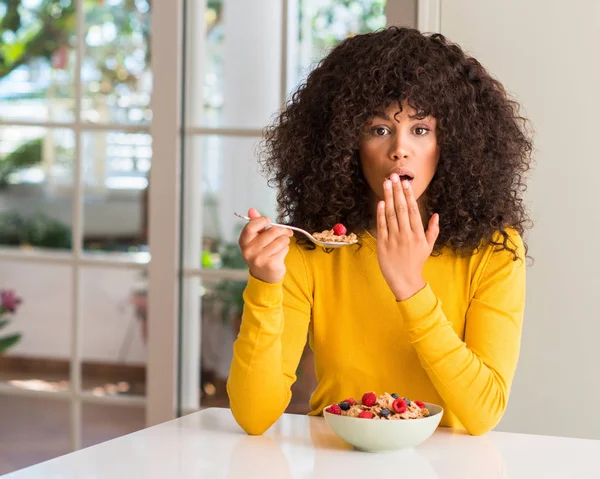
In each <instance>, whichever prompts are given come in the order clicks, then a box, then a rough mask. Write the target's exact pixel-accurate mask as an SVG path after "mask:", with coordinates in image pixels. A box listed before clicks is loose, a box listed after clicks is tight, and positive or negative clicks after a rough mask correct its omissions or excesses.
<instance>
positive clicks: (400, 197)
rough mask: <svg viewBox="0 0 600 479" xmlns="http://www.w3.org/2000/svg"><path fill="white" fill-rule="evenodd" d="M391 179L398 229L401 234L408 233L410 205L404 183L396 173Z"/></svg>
mask: <svg viewBox="0 0 600 479" xmlns="http://www.w3.org/2000/svg"><path fill="white" fill-rule="evenodd" d="M391 179H392V185H393V186H392V191H393V192H394V208H395V210H396V218H397V221H398V229H399V231H400V232H403V231H405V232H408V231H410V219H409V218H408V205H407V204H406V197H405V196H404V192H403V191H402V190H403V186H402V185H403V183H402V182H401V181H400V177H399V176H398V175H397V174H396V173H393V174H392V176H391Z"/></svg>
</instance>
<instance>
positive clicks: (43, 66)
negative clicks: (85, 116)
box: [0, 0, 76, 121]
mask: <svg viewBox="0 0 600 479" xmlns="http://www.w3.org/2000/svg"><path fill="white" fill-rule="evenodd" d="M74 35H75V1H74V0H33V1H25V0H22V1H14V0H13V1H9V0H2V1H0V118H1V119H3V120H10V119H12V120H27V121H72V120H73V107H74V100H73V98H74V86H73V65H74V62H75V49H74V46H75V44H76V42H75V38H74Z"/></svg>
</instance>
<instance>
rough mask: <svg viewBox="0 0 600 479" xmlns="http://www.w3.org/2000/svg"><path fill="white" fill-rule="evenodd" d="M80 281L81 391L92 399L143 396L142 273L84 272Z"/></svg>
mask: <svg viewBox="0 0 600 479" xmlns="http://www.w3.org/2000/svg"><path fill="white" fill-rule="evenodd" d="M80 281H81V283H80V291H81V296H82V311H83V326H82V328H83V345H82V360H83V365H82V374H83V388H84V389H85V390H87V391H91V392H92V393H93V394H95V395H97V396H118V395H136V396H140V395H141V396H143V395H144V394H145V387H146V338H147V336H146V327H147V323H146V290H147V288H146V273H145V271H138V270H129V269H117V268H98V267H84V268H82V269H81V277H80Z"/></svg>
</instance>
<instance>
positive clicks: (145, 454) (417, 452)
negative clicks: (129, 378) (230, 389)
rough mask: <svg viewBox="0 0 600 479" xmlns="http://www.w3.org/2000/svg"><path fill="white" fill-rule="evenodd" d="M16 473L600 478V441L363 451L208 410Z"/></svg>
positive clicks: (13, 478)
mask: <svg viewBox="0 0 600 479" xmlns="http://www.w3.org/2000/svg"><path fill="white" fill-rule="evenodd" d="M4 477H6V478H7V479H42V478H43V479H58V478H61V479H62V478H77V479H100V478H102V479H104V478H107V479H108V478H110V479H120V478H136V479H137V478H139V479H150V478H152V479H155V478H156V479H159V478H160V479H171V478H177V479H186V478H190V479H191V478H193V479H202V478H209V479H219V478H227V479H251V478H260V479H271V478H273V479H275V478H276V479H288V478H289V479H291V478H294V479H299V478H319V479H320V478H327V479H331V478H339V479H347V478H360V479H378V478H383V477H394V478H403V479H404V478H411V479H420V478H428V479H430V478H431V479H433V478H444V479H446V478H456V479H459V478H460V479H470V478H477V479H494V478H528V479H529V478H534V479H551V478H560V479H565V478H569V479H571V478H590V479H591V478H596V479H597V478H600V441H592V440H585V439H569V438H560V437H549V436H533V435H525V434H508V433H499V432H491V433H488V434H486V435H485V436H481V437H472V436H468V435H466V434H462V433H459V432H456V431H452V430H445V429H438V431H436V432H435V433H434V435H433V436H432V437H430V438H429V439H428V440H427V441H426V442H425V443H423V444H422V445H420V446H419V447H417V448H415V449H413V450H407V451H399V452H391V453H377V454H371V453H364V452H359V451H356V450H353V449H352V448H351V447H350V446H348V445H347V444H346V443H344V442H343V441H342V440H340V439H338V438H337V437H336V436H334V435H333V433H332V432H331V430H330V429H329V427H328V426H327V423H326V422H325V420H324V419H323V418H312V417H310V418H309V417H308V416H301V415H287V414H286V415H284V416H283V417H282V418H281V419H280V420H279V421H278V422H277V423H276V424H275V425H274V426H273V427H272V428H271V429H270V430H269V431H268V432H267V433H266V434H265V435H263V436H247V435H246V434H245V433H244V432H243V431H242V430H241V429H240V428H239V427H238V426H237V424H236V423H235V420H234V419H233V417H232V416H231V412H230V411H229V409H206V410H204V411H201V412H198V413H194V414H190V415H188V416H185V417H182V418H180V419H176V420H173V421H169V422H166V423H164V424H160V425H158V426H154V427H151V428H148V429H144V430H142V431H138V432H136V433H133V434H129V435H127V436H123V437H120V438H117V439H114V440H112V441H108V442H105V443H102V444H98V445H96V446H92V447H89V448H87V449H82V450H80V451H77V452H74V453H71V454H67V455H65V456H62V457H59V458H56V459H52V460H50V461H47V462H44V463H41V464H38V465H35V466H32V467H29V468H26V469H22V470H21V471H17V472H14V473H12V474H8V475H6V476H4Z"/></svg>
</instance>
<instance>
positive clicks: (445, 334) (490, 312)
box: [398, 234, 526, 435]
mask: <svg viewBox="0 0 600 479" xmlns="http://www.w3.org/2000/svg"><path fill="white" fill-rule="evenodd" d="M511 241H512V242H513V243H514V244H515V245H516V246H517V254H518V256H519V259H517V260H516V261H515V260H513V255H512V253H511V252H509V251H506V250H502V251H493V252H491V253H490V254H489V256H488V258H487V263H486V264H485V265H484V266H483V268H484V269H483V272H482V274H481V276H480V279H479V281H478V284H477V286H476V290H475V292H474V296H473V298H472V300H471V302H470V304H469V307H468V310H467V314H466V323H465V337H464V341H463V340H462V339H461V338H460V337H459V336H458V335H457V334H456V332H455V331H454V329H453V328H452V324H451V322H450V321H449V320H448V319H447V318H446V316H445V315H444V312H443V311H442V305H441V302H440V300H439V299H438V298H437V297H436V296H435V294H434V293H433V291H432V290H431V288H430V286H429V285H427V286H426V287H425V288H424V289H423V290H421V291H419V292H418V293H417V294H416V295H414V296H413V297H411V298H409V299H408V300H406V301H402V302H399V303H398V308H399V310H400V314H401V316H402V317H403V319H404V322H405V325H406V328H407V331H408V336H409V341H410V343H411V344H412V345H413V347H414V348H415V350H416V351H417V354H418V356H419V359H420V361H421V364H422V366H423V367H424V368H425V370H426V371H427V374H428V375H429V378H430V379H431V381H432V383H433V385H434V386H435V388H436V390H437V391H438V393H439V395H440V396H441V397H442V399H443V400H444V401H445V403H446V405H447V406H448V408H449V409H450V410H451V411H452V412H453V413H454V414H455V415H456V416H457V418H458V419H459V420H460V421H461V423H462V424H463V425H464V426H465V428H466V429H467V431H468V432H469V433H470V434H473V435H480V434H484V433H486V432H487V431H489V430H491V429H492V428H493V427H495V426H496V424H497V423H498V422H499V421H500V419H501V417H502V414H503V413H504V410H505V409H506V405H507V402H508V396H509V392H510V388H511V385H512V380H513V377H514V373H515V369H516V366H517V361H518V358H519V350H520V344H521V329H522V321H523V312H524V304H525V269H526V268H525V252H524V248H523V242H522V240H521V238H520V237H519V236H518V235H517V234H513V235H512V236H511Z"/></svg>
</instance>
